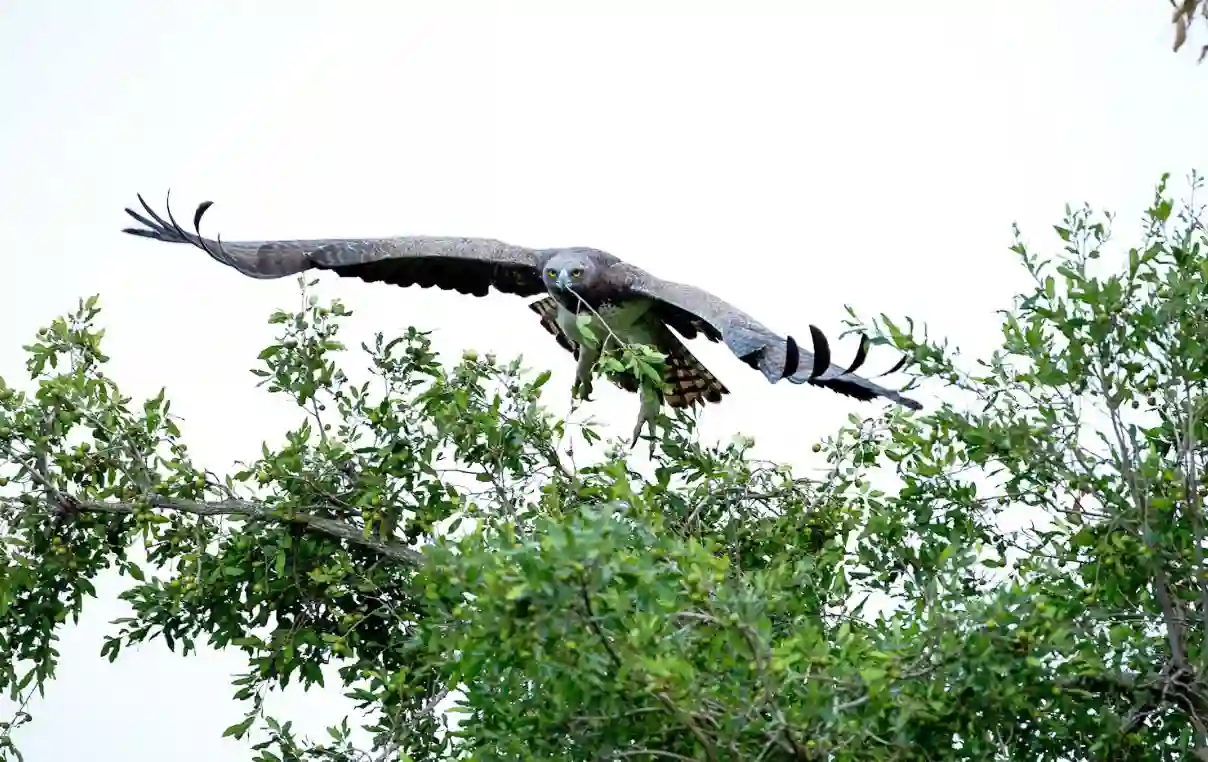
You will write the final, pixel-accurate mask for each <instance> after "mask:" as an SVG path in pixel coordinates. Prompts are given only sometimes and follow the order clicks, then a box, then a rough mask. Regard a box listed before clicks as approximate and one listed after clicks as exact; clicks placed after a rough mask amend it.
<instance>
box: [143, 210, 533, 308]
mask: <svg viewBox="0 0 1208 762" xmlns="http://www.w3.org/2000/svg"><path fill="white" fill-rule="evenodd" d="M138 200H139V203H140V204H142V207H143V210H144V211H145V212H146V214H145V215H144V214H141V213H139V212H136V211H134V210H133V209H130V208H127V209H126V213H127V214H129V215H130V216H131V217H133V218H134V219H135V220H137V221H138V222H139V223H140V224H141V225H143V227H141V228H125V229H124V230H123V232H125V233H129V234H131V235H136V236H141V237H143V238H152V239H155V240H157V241H167V242H169V243H189V244H192V245H193V246H196V247H197V248H199V249H202V250H203V251H205V252H206V253H207V254H209V255H210V256H211V257H213V258H214V259H216V260H218V261H219V262H221V263H223V264H224V265H227V266H229V267H233V268H235V269H236V270H238V271H239V272H241V273H243V274H244V275H246V276H248V277H251V278H260V279H269V278H284V277H286V276H290V275H297V274H299V273H301V272H303V271H305V270H311V269H319V270H331V271H333V272H335V273H336V274H338V275H342V276H346V277H354V278H360V279H361V280H365V281H381V282H384V283H389V284H393V285H397V286H412V285H417V286H420V287H422V288H431V287H432V286H436V287H438V288H442V289H447V290H452V291H458V292H460V293H463V294H472V295H474V296H486V295H487V292H488V291H489V290H490V288H491V287H492V286H493V287H494V288H495V289H496V290H498V291H500V292H503V293H505V294H516V295H518V296H533V295H536V294H540V293H544V292H545V285H544V284H543V283H542V280H541V255H540V253H539V252H538V251H537V250H536V249H528V248H524V247H522V246H512V245H510V244H506V243H504V242H502V241H497V240H495V239H492V238H438V237H431V236H398V237H393V238H319V239H313V240H295V241H286V240H282V241H223V240H221V238H218V239H211V238H204V237H202V235H201V229H200V228H201V218H202V216H203V215H204V214H205V213H206V210H208V209H209V208H210V206H212V202H210V201H205V202H203V203H202V204H200V205H199V206H198V207H197V211H196V212H195V213H194V215H193V229H194V231H196V232H194V233H190V232H188V231H186V230H184V229H183V228H181V226H180V225H179V224H177V222H176V220H175V219H174V218H173V217H172V210H171V208H168V209H167V212H166V213H167V216H168V219H167V220H164V219H163V218H162V217H160V216H159V215H158V214H157V213H156V212H155V211H154V210H153V209H151V207H150V206H148V205H147V202H146V201H144V200H143V197H142V196H141V195H140V196H139V197H138Z"/></svg>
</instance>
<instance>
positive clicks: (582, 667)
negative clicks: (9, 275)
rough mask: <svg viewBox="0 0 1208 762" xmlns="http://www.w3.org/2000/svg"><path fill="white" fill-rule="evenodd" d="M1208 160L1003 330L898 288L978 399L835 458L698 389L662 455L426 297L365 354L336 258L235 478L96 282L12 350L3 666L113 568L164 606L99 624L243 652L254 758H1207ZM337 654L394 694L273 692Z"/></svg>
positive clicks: (906, 338)
mask: <svg viewBox="0 0 1208 762" xmlns="http://www.w3.org/2000/svg"><path fill="white" fill-rule="evenodd" d="M1200 186H1201V182H1200V180H1199V178H1198V177H1195V176H1193V177H1192V181H1191V192H1190V193H1189V198H1188V200H1187V201H1186V202H1185V203H1183V204H1181V205H1177V206H1176V204H1175V203H1174V202H1173V201H1172V199H1171V198H1170V196H1169V195H1168V194H1167V190H1166V179H1165V178H1163V180H1162V183H1161V184H1160V185H1159V187H1158V189H1157V192H1156V194H1155V198H1154V201H1153V204H1152V206H1151V207H1150V208H1149V209H1148V211H1147V212H1146V215H1145V224H1144V226H1143V230H1142V232H1141V240H1140V243H1139V244H1138V245H1137V246H1136V247H1135V248H1129V249H1127V250H1126V251H1125V250H1123V249H1120V248H1114V247H1112V246H1111V245H1110V244H1109V241H1110V232H1111V223H1112V221H1113V219H1112V217H1111V216H1110V215H1105V214H1099V213H1095V212H1093V211H1092V210H1090V209H1089V208H1079V209H1067V213H1066V215H1065V219H1064V221H1063V222H1062V224H1061V225H1059V226H1057V227H1056V234H1057V236H1058V240H1059V247H1058V248H1059V250H1058V251H1056V252H1054V253H1052V254H1048V255H1039V254H1036V253H1034V252H1033V251H1032V250H1031V249H1030V248H1029V247H1028V246H1027V245H1026V244H1025V243H1024V241H1023V239H1022V237H1021V236H1020V235H1019V232H1018V231H1016V241H1015V243H1014V246H1013V250H1014V252H1015V254H1016V255H1017V256H1018V257H1019V259H1020V261H1021V263H1022V265H1023V266H1024V267H1025V268H1026V269H1027V271H1028V272H1029V273H1030V274H1031V275H1032V277H1033V278H1034V281H1035V286H1034V288H1032V289H1031V290H1030V291H1029V292H1027V293H1025V294H1021V295H1020V296H1019V297H1018V299H1017V300H1016V302H1015V304H1014V305H1013V306H1012V307H1011V309H1009V310H1006V311H1005V312H1004V319H1003V341H1002V346H1001V347H1000V348H999V349H998V350H997V351H996V352H995V353H993V354H992V355H991V356H990V357H988V358H981V359H973V360H970V359H968V358H966V357H965V356H964V355H962V353H960V352H959V351H958V350H956V349H954V348H951V347H949V346H947V344H946V343H944V342H942V341H937V340H934V339H931V338H929V336H928V331H927V330H926V328H925V327H917V328H916V327H915V326H914V324H913V323H911V322H910V321H904V320H900V321H896V322H895V321H892V320H890V319H889V318H888V317H887V316H881V317H879V318H877V319H876V320H873V321H870V323H869V325H868V326H867V330H868V331H869V332H870V334H871V335H872V336H873V337H874V339H875V341H877V342H879V343H882V344H892V345H893V346H895V347H897V348H898V349H900V350H902V351H905V352H908V353H909V354H910V356H911V357H912V358H913V360H914V362H915V365H916V367H917V369H918V372H919V373H920V375H921V376H923V377H925V378H926V379H928V380H927V381H926V383H928V384H930V385H932V386H933V388H934V389H935V391H936V395H937V396H938V397H940V398H941V399H942V400H943V402H942V404H940V403H936V404H934V405H932V406H931V408H930V409H929V410H927V411H924V412H923V413H907V412H903V411H901V410H891V411H889V412H887V413H885V414H882V415H878V416H874V417H868V418H860V417H857V416H853V417H852V418H851V420H850V424H849V425H848V426H845V427H844V428H843V429H841V430H840V431H838V432H836V433H835V434H834V435H833V436H831V437H829V438H827V439H826V440H825V441H824V442H820V443H818V444H817V445H816V448H817V450H818V452H819V457H820V458H825V460H826V463H827V473H826V474H825V475H824V476H823V477H821V478H804V477H801V476H799V475H794V473H793V472H792V470H791V469H789V468H787V467H785V466H783V465H779V464H775V463H766V462H761V461H758V460H756V459H754V458H753V457H752V456H751V455H750V452H749V448H750V442H749V441H740V442H737V443H735V444H731V445H727V446H708V445H705V444H702V443H701V442H700V441H698V439H697V437H696V436H695V434H694V430H693V426H692V421H691V420H688V419H686V418H685V419H679V420H676V421H673V422H671V423H672V424H673V425H670V426H668V428H667V430H666V432H665V433H664V435H663V438H662V440H661V441H660V442H659V447H658V449H657V451H656V452H655V455H654V456H653V458H652V460H651V462H650V463H649V464H646V463H640V464H639V463H638V462H637V461H636V460H627V459H629V458H631V457H632V456H631V454H630V451H629V450H628V449H625V448H623V447H610V448H605V449H603V451H602V452H601V453H599V454H597V455H593V456H590V457H589V456H586V455H584V454H583V453H574V452H570V451H568V450H567V448H566V447H565V446H564V443H563V441H562V440H563V438H564V436H565V435H566V433H567V431H568V424H567V422H566V421H562V420H557V419H555V418H554V417H552V416H551V415H550V414H549V413H548V412H546V411H545V410H544V408H542V407H541V405H540V396H541V390H542V384H543V383H544V382H545V380H546V379H547V378H548V374H540V375H535V376H534V375H533V374H532V373H531V372H529V371H526V370H524V369H523V368H522V367H521V365H520V363H519V362H518V361H514V362H510V363H506V364H505V363H501V362H499V361H498V360H496V359H495V358H493V357H491V356H484V357H479V356H477V355H475V354H474V353H467V354H466V355H465V356H464V357H462V358H461V360H460V361H459V362H456V363H442V362H441V361H440V360H439V358H438V357H437V356H436V355H435V354H434V352H433V350H432V347H431V344H430V343H429V340H428V338H427V336H426V335H424V334H423V333H421V332H419V331H416V330H411V331H409V332H407V333H406V334H405V335H403V336H401V337H397V338H392V339H387V338H386V337H383V336H378V337H377V338H376V340H375V341H374V342H371V343H370V344H368V345H366V346H363V347H362V348H361V349H362V353H363V356H364V358H366V359H367V361H368V362H367V366H368V367H367V369H364V368H358V367H357V366H356V364H355V363H353V362H352V361H350V360H349V359H348V355H349V354H350V353H348V352H346V351H345V350H344V349H343V347H342V346H341V344H340V343H339V340H338V336H339V329H340V325H341V320H342V319H343V318H344V317H345V316H347V315H348V312H347V310H346V309H345V308H344V307H343V306H342V305H340V304H339V303H338V302H337V303H330V304H327V303H321V302H320V301H319V299H318V298H317V297H315V296H311V297H310V299H309V302H308V305H309V306H308V307H307V308H305V309H303V310H301V311H299V312H298V313H293V314H291V313H286V312H278V313H276V314H274V315H273V316H272V317H271V319H270V322H271V323H273V324H274V325H277V326H278V327H279V330H280V335H279V338H278V340H277V341H276V342H275V343H274V344H273V345H272V346H270V347H268V348H267V349H265V350H264V351H263V352H262V353H261V354H260V357H259V361H258V362H259V367H258V368H257V369H256V370H255V372H256V373H257V374H258V375H259V376H261V380H262V383H263V384H264V385H265V386H266V387H267V391H268V393H271V394H283V395H288V396H289V397H291V398H293V399H294V400H295V401H296V402H297V405H298V408H299V415H300V422H299V424H298V426H297V427H296V428H294V429H293V430H291V431H289V432H286V434H285V435H284V437H283V439H282V441H281V442H280V443H278V444H277V445H275V446H269V445H267V444H266V445H265V447H264V451H263V455H262V457H261V458H259V459H258V460H256V461H255V462H253V463H248V464H240V465H239V467H238V470H237V471H235V472H234V473H231V474H230V475H229V476H226V477H223V478H219V477H217V476H215V475H214V474H213V473H212V472H211V471H209V470H207V469H206V468H205V467H204V466H203V465H202V464H198V463H195V462H194V460H193V459H192V458H191V456H190V454H189V451H188V448H187V447H186V445H185V443H184V441H183V438H182V433H181V431H180V430H179V429H178V427H177V423H176V421H175V420H174V418H173V416H172V414H171V412H170V405H169V402H168V399H167V397H166V395H165V394H163V393H161V394H160V395H159V396H157V397H156V398H154V399H150V400H147V401H146V402H144V403H142V404H141V405H139V404H135V403H134V402H133V401H132V400H131V399H129V398H127V397H125V396H123V395H122V393H121V391H120V389H119V387H118V385H117V384H116V383H115V382H114V380H113V379H111V378H109V377H108V376H107V375H106V374H105V372H104V368H105V362H106V357H105V356H104V354H103V351H102V348H101V339H102V337H101V331H100V330H98V329H97V327H96V322H97V317H98V314H99V309H98V307H97V301H96V299H95V298H93V299H89V300H87V301H85V302H83V303H82V304H81V305H80V308H79V310H78V311H76V312H75V313H73V314H71V315H69V316H67V317H64V318H61V319H58V320H56V321H54V322H53V323H52V324H51V325H50V326H49V327H48V328H46V329H44V330H42V331H40V332H39V334H38V337H37V340H36V341H34V342H33V343H31V344H30V345H29V346H27V347H26V348H25V351H26V353H27V355H28V369H29V375H30V381H29V383H28V384H27V385H25V387H23V388H20V389H18V388H15V387H9V386H6V385H3V386H0V448H2V453H0V462H2V465H0V476H2V481H3V483H4V488H5V489H7V490H8V491H7V492H6V493H4V497H3V503H2V506H3V510H4V514H3V529H2V534H3V537H4V539H5V544H4V556H3V564H4V566H3V567H2V568H3V574H2V575H0V684H3V686H4V687H5V688H6V689H8V690H9V691H11V693H12V695H13V697H14V698H15V699H17V700H18V701H20V700H22V699H24V698H26V697H28V696H29V695H30V694H31V693H32V692H34V691H36V690H40V689H42V688H43V687H44V686H46V685H47V684H49V683H50V681H51V680H52V678H53V677H54V672H55V666H56V659H57V654H56V652H55V650H54V647H53V641H52V635H53V633H54V632H55V631H57V630H58V629H59V628H61V627H63V626H64V625H65V623H66V621H67V619H68V618H69V617H72V616H74V615H76V614H77V613H78V612H79V611H80V610H81V607H82V606H84V605H85V601H86V600H87V599H88V598H90V597H91V596H93V594H94V591H93V584H92V580H94V579H95V578H96V577H97V575H98V574H100V573H102V572H103V571H104V570H106V569H109V568H116V569H117V570H118V572H119V573H120V574H123V575H126V576H128V577H129V578H130V584H129V587H128V588H127V589H126V591H125V592H124V593H123V594H122V595H123V598H125V600H127V601H129V602H130V603H131V604H132V606H133V609H134V612H135V613H134V615H133V616H132V617H130V618H127V619H123V620H119V621H117V622H115V623H114V632H113V635H112V636H111V637H109V638H108V639H107V640H106V641H105V642H104V643H103V644H100V652H101V655H102V656H104V657H106V658H108V659H110V660H113V659H117V658H119V657H122V652H123V649H124V648H125V647H126V646H128V645H130V644H132V643H138V642H142V641H146V640H149V639H152V638H162V639H163V641H164V642H165V643H166V644H167V645H168V646H169V647H170V648H173V649H176V650H179V651H180V652H181V653H182V654H187V653H189V652H190V651H191V650H193V649H194V648H195V646H196V644H198V643H200V642H203V641H204V642H208V643H210V644H211V645H213V646H215V647H217V648H224V649H238V650H239V651H241V652H243V653H244V654H246V656H247V660H248V669H247V672H246V674H244V675H242V676H240V677H238V678H237V679H236V680H235V683H234V686H233V687H234V691H235V696H236V698H238V699H239V700H241V701H242V702H244V709H245V710H246V711H245V712H244V713H243V714H241V715H238V716H234V717H232V721H233V724H232V726H231V728H230V729H229V730H228V731H227V733H228V734H229V735H232V736H235V737H237V738H243V737H245V736H247V735H248V734H250V733H253V732H255V733H258V735H257V736H256V740H257V741H258V742H257V743H256V744H255V746H254V751H252V752H250V755H251V756H252V758H253V759H255V760H262V761H268V762H279V761H281V760H302V759H312V760H387V759H389V760H398V759H407V760H440V759H454V758H458V759H474V760H511V759H515V760H530V759H532V760H536V759H541V760H567V761H568V762H569V761H571V760H575V761H576V762H577V761H579V760H629V759H634V760H641V759H650V760H676V759H680V760H687V759H691V760H727V761H729V760H749V761H750V762H756V761H759V762H763V761H764V760H814V759H818V760H822V759H827V760H912V759H919V760H923V759H926V760H985V759H1000V760H1028V762H1031V761H1032V760H1058V759H1062V760H1144V761H1147V762H1148V761H1149V760H1174V759H1185V758H1187V757H1188V755H1189V754H1190V753H1191V752H1192V751H1194V750H1199V754H1200V756H1201V757H1203V758H1208V754H1206V753H1205V752H1204V751H1203V750H1204V749H1205V748H1206V747H1208V684H1206V679H1208V678H1206V677H1205V668H1206V666H1208V665H1206V658H1205V650H1206V649H1208V641H1206V640H1205V632H1206V623H1208V568H1206V567H1205V565H1204V559H1203V553H1204V523H1205V516H1204V510H1203V501H1204V494H1205V491H1206V489H1208V487H1205V484H1204V479H1203V477H1202V474H1203V473H1204V472H1205V469H1206V468H1208V463H1205V460H1206V459H1208V448H1206V446H1205V444H1204V442H1205V438H1206V437H1208V422H1206V421H1208V395H1205V386H1206V381H1205V378H1206V375H1205V374H1206V369H1208V295H1206V291H1205V286H1204V283H1205V276H1206V275H1208V249H1205V237H1204V231H1203V227H1202V225H1201V223H1200V213H1201V211H1202V210H1201V209H1200V208H1199V207H1198V206H1196V202H1195V192H1196V191H1198V190H1199V189H1200ZM1117 259H1118V260H1119V263H1120V264H1119V266H1118V267H1112V266H1111V263H1112V262H1113V261H1114V260H1117ZM311 285H312V284H304V287H310V286H311ZM851 322H852V324H853V328H856V327H860V325H861V323H862V322H863V321H861V320H860V318H859V317H858V316H857V315H855V314H854V313H853V319H852V321H851ZM648 359H649V358H648V357H646V356H644V355H641V354H640V353H633V354H630V355H628V356H622V357H620V358H617V360H616V361H617V362H646V361H647V360H648ZM358 373H359V374H360V376H361V377H360V378H357V379H354V378H353V376H354V375H356V374H358ZM820 404H821V403H820ZM581 434H582V436H583V437H584V438H585V439H587V440H589V441H595V440H598V435H595V434H594V433H593V432H592V431H591V429H590V428H584V429H583V430H582V432H581ZM1020 511H1024V512H1027V515H1028V516H1030V517H1031V518H1032V520H1033V525H1032V526H1029V527H1028V528H1027V529H1024V530H1018V531H1006V530H1005V529H1003V528H1002V527H1001V526H1000V524H1001V521H1002V519H1003V517H1004V516H1009V515H1011V514H1012V513H1015V514H1018V512H1020ZM325 667H327V668H331V667H335V668H338V676H339V681H340V683H341V686H342V688H343V689H344V690H345V692H346V693H347V694H348V695H349V696H350V697H352V698H353V699H354V700H355V701H357V702H358V703H359V705H360V706H361V707H362V708H363V709H364V710H366V712H367V713H368V716H369V720H368V721H367V722H368V730H367V732H366V733H363V734H358V733H357V732H356V730H355V729H354V728H353V725H354V723H353V722H351V721H348V720H346V721H345V722H343V723H341V724H338V725H336V726H335V727H333V728H330V729H329V733H330V738H328V739H324V740H323V741H322V742H314V741H307V740H306V739H304V738H303V737H302V735H303V734H300V733H298V731H296V730H295V729H294V728H293V727H292V725H291V724H290V723H289V722H287V721H284V720H281V719H276V718H271V717H267V716H265V715H264V713H263V710H262V699H263V696H264V694H265V692H266V691H267V690H271V689H272V688H273V687H274V686H283V685H286V684H288V683H290V682H300V683H301V684H303V685H307V686H309V685H313V684H315V683H321V682H322V681H323V679H324V678H323V672H322V670H323V668H325ZM448 705H452V706H453V708H454V709H456V712H453V713H449V712H445V711H443V710H444V708H445V707H446V706H448ZM454 716H455V717H456V718H457V719H456V721H455V720H453V719H451V717H454ZM28 719H29V717H28V715H26V714H24V713H22V714H19V715H18V716H17V717H16V718H15V721H14V722H12V723H10V724H9V725H6V726H5V728H4V729H3V730H2V731H0V732H2V733H3V735H0V743H2V744H4V747H3V748H4V749H5V755H6V756H13V757H15V756H16V755H17V752H16V745H15V742H16V740H18V739H17V736H18V735H19V726H20V725H21V724H22V723H24V722H25V721H27V720H28ZM307 735H316V734H315V733H314V730H313V729H311V730H310V731H309V733H307Z"/></svg>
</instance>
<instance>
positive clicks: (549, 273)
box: [545, 270, 558, 278]
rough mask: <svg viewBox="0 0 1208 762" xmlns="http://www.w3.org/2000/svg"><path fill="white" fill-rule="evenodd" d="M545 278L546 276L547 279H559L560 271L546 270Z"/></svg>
mask: <svg viewBox="0 0 1208 762" xmlns="http://www.w3.org/2000/svg"><path fill="white" fill-rule="evenodd" d="M545 276H546V277H547V278H557V277H558V271H557V270H546V271H545Z"/></svg>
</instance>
